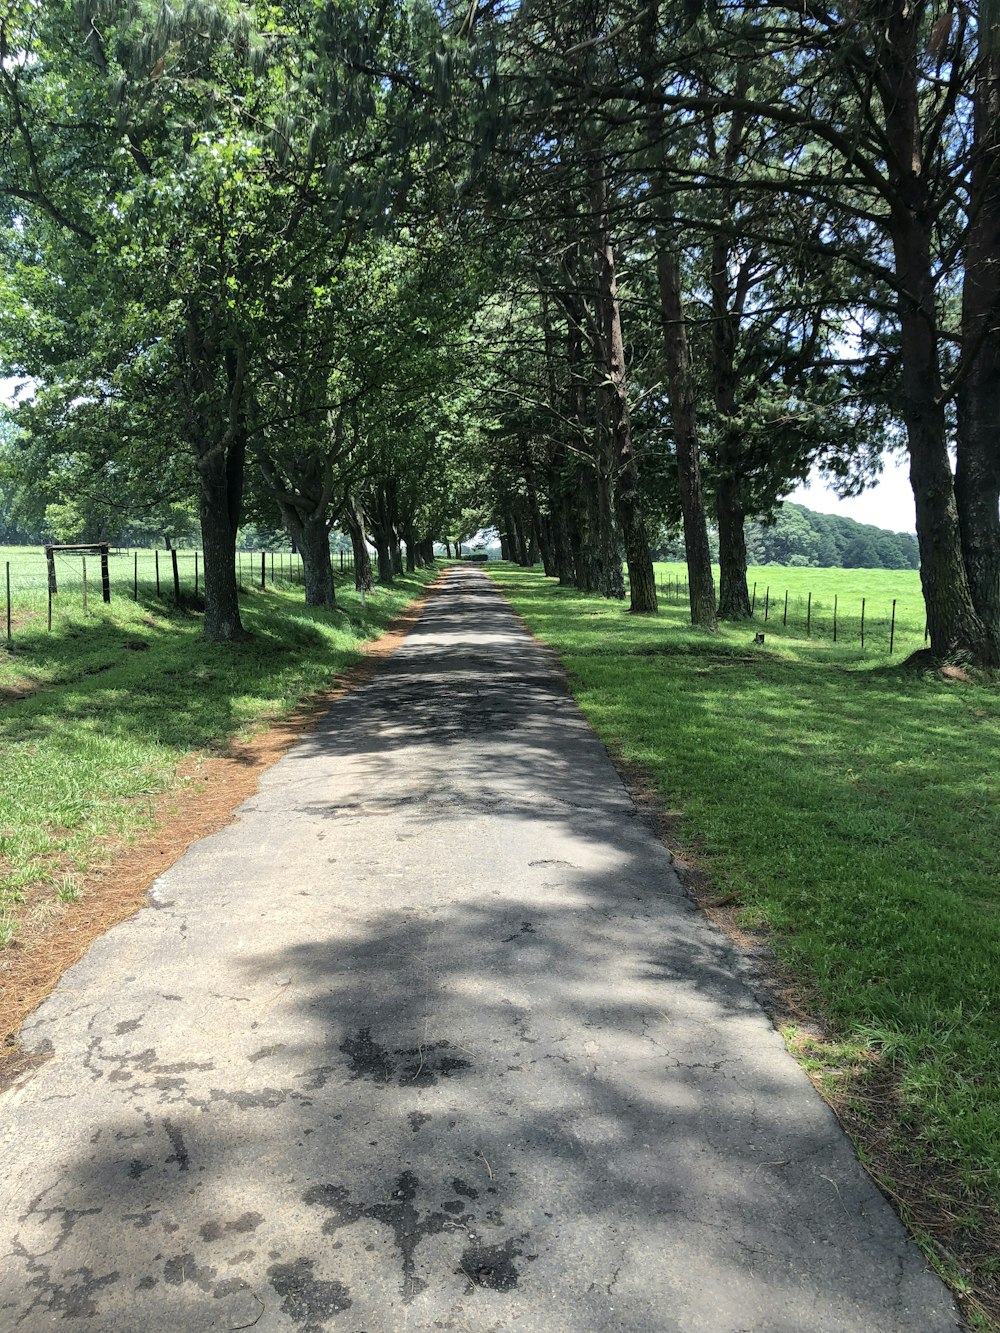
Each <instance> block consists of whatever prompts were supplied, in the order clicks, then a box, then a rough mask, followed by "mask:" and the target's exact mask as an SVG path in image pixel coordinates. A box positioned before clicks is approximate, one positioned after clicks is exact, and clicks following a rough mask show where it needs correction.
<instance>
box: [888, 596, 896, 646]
mask: <svg viewBox="0 0 1000 1333" xmlns="http://www.w3.org/2000/svg"><path fill="white" fill-rule="evenodd" d="M895 642H896V599H895V597H894V598H893V599H892V620H891V621H890V622H889V656H890V657H891V656H892V648H893V644H894V643H895Z"/></svg>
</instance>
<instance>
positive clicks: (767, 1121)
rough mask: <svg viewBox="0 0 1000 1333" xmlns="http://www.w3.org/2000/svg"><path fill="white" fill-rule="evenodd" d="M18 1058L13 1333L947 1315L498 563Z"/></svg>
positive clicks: (443, 591)
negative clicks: (21, 1060) (639, 808)
mask: <svg viewBox="0 0 1000 1333" xmlns="http://www.w3.org/2000/svg"><path fill="white" fill-rule="evenodd" d="M22 1039H23V1043H24V1045H25V1046H26V1047H27V1048H28V1049H29V1050H30V1049H43V1048H47V1049H50V1050H51V1052H52V1056H51V1059H49V1060H48V1061H46V1062H45V1063H44V1064H41V1065H40V1066H39V1067H38V1068H37V1070H36V1072H35V1073H34V1075H33V1077H31V1078H30V1079H29V1080H28V1081H27V1082H25V1083H23V1084H22V1085H21V1086H19V1087H17V1088H15V1089H13V1090H12V1091H10V1092H8V1093H7V1094H6V1095H5V1096H4V1097H3V1098H0V1330H3V1333H13V1331H14V1330H17V1331H18V1333H36V1330H42V1329H51V1328H53V1327H65V1328H67V1329H68V1330H71V1331H72V1333H111V1331H112V1330H114V1331H118V1330H120V1331H121V1333H203V1331H204V1330H210V1329H211V1330H222V1329H249V1328H253V1329H255V1330H257V1333H277V1331H278V1330H297V1331H298V1333H326V1331H329V1333H397V1330H454V1331H455V1333H463V1331H465V1333H500V1330H511V1331H512V1333H532V1331H534V1330H537V1333H611V1330H621V1331H622V1333H653V1331H654V1330H655V1331H656V1333H667V1331H668V1330H670V1331H675V1330H676V1333H696V1331H700V1330H708V1331H710V1333H743V1331H744V1330H745V1331H746V1333H750V1331H751V1330H753V1333H758V1331H763V1330H770V1331H772V1333H806V1331H808V1333H827V1331H829V1333H834V1331H837V1333H841V1331H846V1330H851V1333H855V1331H856V1333H874V1331H876V1330H877V1333H938V1331H939V1330H940V1331H943V1330H954V1329H959V1328H961V1327H962V1324H961V1321H960V1319H959V1317H958V1315H957V1313H956V1310H955V1308H954V1305H953V1303H952V1301H951V1298H950V1296H949V1295H948V1293H947V1291H946V1290H945V1288H944V1287H943V1286H942V1285H941V1284H940V1283H939V1281H938V1280H937V1279H936V1278H935V1277H934V1276H933V1275H932V1274H931V1273H930V1272H929V1271H928V1269H927V1267H926V1266H925V1264H924V1262H923V1260H922V1258H921V1256H920V1254H919V1252H918V1250H917V1248H916V1246H915V1245H914V1244H913V1243H912V1241H910V1240H909V1238H908V1237H907V1235H906V1234H905V1232H904V1230H903V1228H902V1226H901V1225H900V1223H899V1222H898V1220H897V1219H896V1217H895V1215H894V1214H893V1212H892V1211H891V1209H890V1208H889V1206H888V1204H887V1203H886V1201H885V1200H884V1199H883V1197H882V1196H881V1194H880V1193H879V1192H878V1190H877V1189H876V1188H875V1186H874V1185H873V1184H872V1183H871V1181H870V1180H869V1178H868V1177H867V1176H866V1174H865V1173H864V1172H863V1171H862V1169H861V1167H860V1166H859V1165H858V1163H857V1161H856V1159H855V1156H854V1154H853V1152H852V1150H851V1148H850V1145H849V1144H848V1142H847V1140H846V1139H845V1138H844V1136H843V1134H842V1133H841V1131H840V1129H839V1127H838V1125H837V1123H836V1121H835V1119H834V1117H833V1115H832V1114H831V1112H830V1111H829V1109H828V1108H827V1107H826V1106H825V1105H824V1103H823V1102H822V1101H821V1100H820V1098H819V1097H818V1095H817V1094H816V1092H815V1091H814V1090H813V1088H812V1087H811V1085H810V1083H809V1082H808V1080H807V1078H806V1076H805V1075H804V1074H803V1073H802V1072H801V1071H800V1069H799V1068H798V1066H797V1065H796V1064H795V1062H794V1061H793V1059H792V1058H791V1056H789V1055H788V1054H787V1053H786V1051H785V1050H784V1048H783V1045H782V1042H781V1040H780V1038H779V1037H778V1035H777V1034H776V1033H775V1031H774V1029H773V1028H772V1027H771V1025H770V1023H769V1022H768V1020H767V1018H766V1017H765V1015H764V1014H763V1012H762V1011H761V1009H760V1008H759V1006H758V1004H757V1003H756V1001H755V1000H754V998H753V997H752V995H751V994H750V992H749V991H748V990H747V988H746V986H745V984H744V982H743V981H742V980H741V979H740V968H739V964H738V961H737V959H736V958H735V957H734V955H733V953H732V951H731V949H730V946H729V945H728V943H727V941H726V940H725V939H724V938H723V936H722V935H720V934H719V933H718V932H716V931H715V930H714V929H713V928H712V927H711V926H710V925H709V924H707V923H706V921H705V920H704V919H703V918H702V917H701V916H700V915H699V913H698V912H697V911H696V910H695V909H694V907H693V906H692V904H691V902H690V901H689V899H688V898H687V897H686V896H685V893H684V891H683V889H682V887H681V885H680V883H679V881H678V879H677V877H676V874H675V872H674V870H673V867H672V865H671V861H670V857H669V854H668V853H667V852H666V851H665V849H664V848H663V846H662V845H661V844H660V843H659V842H658V841H657V839H656V838H655V836H654V834H653V833H652V831H651V830H650V829H649V828H648V827H647V826H646V825H645V824H644V822H643V820H642V819H641V818H640V817H638V816H637V815H636V812H635V809H634V807H633V805H632V802H631V800H630V799H629V797H628V795H627V793H626V792H625V790H624V788H623V787H622V784H621V782H620V780H619V778H618V776H617V775H616V773H615V771H614V769H613V768H612V766H611V764H610V762H609V760H608V757H607V755H606V753H605V751H604V749H603V747H602V746H601V745H600V743H599V742H598V740H597V738H596V737H595V735H594V734H593V732H592V731H591V730H590V728H589V727H588V725H587V724H586V722H585V721H584V720H583V718H582V717H581V715H580V713H579V712H578V710H577V708H576V706H575V704H574V703H573V702H572V700H571V699H570V697H569V696H568V695H567V693H566V690H565V687H564V684H563V682H562V678H561V676H560V673H559V670H558V668H557V666H556V664H555V662H554V659H553V658H552V657H551V656H550V655H549V653H548V652H547V651H546V650H545V649H544V648H542V647H541V646H540V645H538V644H537V643H535V642H534V641H533V640H532V639H531V638H530V637H529V636H528V635H527V634H526V633H525V631H524V630H523V629H522V628H521V626H520V624H519V622H518V621H517V619H516V618H515V616H514V615H513V613H512V612H511V610H510V608H509V607H508V605H507V604H506V602H505V601H504V600H503V598H502V597H501V596H500V594H499V593H498V592H497V591H495V589H494V588H493V586H492V584H491V583H490V582H489V580H488V579H487V577H486V576H485V575H484V574H482V573H481V572H479V571H476V570H460V571H455V572H453V573H451V574H450V575H449V576H448V577H447V578H446V579H445V580H444V581H443V582H442V584H441V585H440V587H439V589H438V590H437V591H436V592H435V594H434V595H433V596H432V597H431V599H430V600H429V602H428V603H427V605H426V608H425V610H424V612H423V615H422V616H421V618H420V620H419V622H418V623H417V625H416V627H415V628H414V630H413V631H412V632H411V633H410V635H409V636H408V638H407V639H406V641H405V643H404V644H403V646H402V647H401V648H400V649H399V651H398V652H397V653H396V654H395V655H394V656H393V657H392V658H391V659H390V661H389V662H388V664H387V665H386V666H385V667H384V668H383V670H382V671H381V672H380V673H379V674H378V675H377V676H376V677H375V678H374V679H373V680H371V681H370V682H369V683H367V684H365V685H362V686H360V687H358V688H357V689H355V690H354V691H352V692H351V693H350V694H348V695H346V696H345V697H344V698H342V699H341V700H340V701H338V702H337V703H335V704H334V705H333V707H332V708H331V710H330V712H329V714H328V715H327V716H326V718H325V720H324V721H323V722H322V723H321V724H320V726H319V727H318V728H317V729H316V730H315V731H313V732H312V733H310V734H309V735H308V736H307V737H306V738H305V739H304V740H302V741H301V743H299V744H298V745H297V746H296V747H295V748H294V749H293V750H291V751H290V752H289V753H288V754H287V755H286V756H285V757H284V758H283V759H281V760H280V761H279V762H278V763H277V764H275V765H274V766H273V767H272V768H271V769H270V770H268V772H267V773H266V774H265V776H264V778H263V780H262V781H261V784H260V788H259V791H258V794H257V795H256V796H255V797H254V798H253V799H251V800H249V801H247V802H246V804H245V805H243V806H242V807H241V809H240V811H239V813H238V817H237V819H236V821H235V822H234V823H232V824H231V825H230V826H229V827H228V828H226V829H224V830H223V831H222V832H221V833H219V834H217V835H215V836H214V837H211V838H206V839H205V840H204V841H202V842H200V843H197V844H195V845H194V846H193V847H192V848H191V849H190V850H189V851H188V852H187V853H186V854H185V855H184V856H183V857H182V858H181V859H180V860H179V861H178V862H177V863H176V864H175V865H174V866H173V868H172V869H170V870H169V871H167V872H166V873H165V874H164V875H163V876H162V877H161V878H160V879H159V880H158V881H157V884H156V886H155V889H154V892H153V895H152V900H151V905H150V906H149V907H147V908H145V909H143V910H142V911H140V912H139V913H138V914H137V915H136V916H134V917H133V918H132V919H131V920H129V921H127V922H125V923H124V924H122V925H119V926H116V927H115V928H114V929H113V930H111V931H109V932H108V934H107V935H105V936H103V937H102V938H101V939H100V940H99V941H98V942H97V943H96V944H95V945H94V946H93V947H92V948H91V949H90V951H89V953H88V954H87V955H86V957H85V958H84V959H83V960H82V961H81V962H80V963H78V964H76V966H74V967H73V968H71V969H70V970H69V971H68V972H67V973H66V974H65V976H64V977H63V979H62V981H61V983H60V985H59V987H58V988H57V990H56V991H55V993H54V994H53V995H52V996H51V997H50V998H49V999H48V1000H47V1001H46V1002H45V1003H44V1004H43V1005H42V1006H41V1007H40V1008H39V1009H38V1010H37V1011H36V1013H35V1015H34V1016H33V1017H32V1018H31V1019H30V1020H29V1022H28V1023H27V1024H26V1026H25V1028H24V1030H23V1033H22Z"/></svg>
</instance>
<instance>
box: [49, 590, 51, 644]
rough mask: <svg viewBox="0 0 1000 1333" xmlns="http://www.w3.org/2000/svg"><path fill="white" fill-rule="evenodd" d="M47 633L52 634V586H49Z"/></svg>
mask: <svg viewBox="0 0 1000 1333" xmlns="http://www.w3.org/2000/svg"><path fill="white" fill-rule="evenodd" d="M49 633H50V634H51V633H52V584H51V583H50V584H49Z"/></svg>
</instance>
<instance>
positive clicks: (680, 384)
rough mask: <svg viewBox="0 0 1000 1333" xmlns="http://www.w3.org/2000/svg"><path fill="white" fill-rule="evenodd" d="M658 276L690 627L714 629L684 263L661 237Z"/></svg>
mask: <svg viewBox="0 0 1000 1333" xmlns="http://www.w3.org/2000/svg"><path fill="white" fill-rule="evenodd" d="M656 272H657V277H658V279H659V285H660V312H661V318H662V323H663V346H664V352H665V359H666V365H667V383H668V385H669V389H670V416H671V420H672V423H673V432H674V445H675V448H676V450H677V480H678V484H679V488H680V493H681V512H682V514H683V516H684V551H685V555H686V556H687V569H688V586H689V589H690V597H691V623H692V624H693V625H700V626H701V627H702V628H703V629H715V628H716V626H717V622H716V615H715V579H714V577H713V575H712V556H711V553H710V551H709V546H708V521H707V519H706V516H705V491H704V487H703V486H702V481H701V460H700V457H699V448H698V429H697V419H696V416H695V406H694V404H695V398H694V384H693V381H692V378H691V362H690V357H689V355H688V341H687V325H686V323H685V318H684V307H683V305H682V303H681V273H680V262H679V260H678V257H677V255H676V253H673V252H671V251H670V250H668V249H667V248H666V245H665V244H664V243H663V241H662V239H661V238H658V240H657V256H656Z"/></svg>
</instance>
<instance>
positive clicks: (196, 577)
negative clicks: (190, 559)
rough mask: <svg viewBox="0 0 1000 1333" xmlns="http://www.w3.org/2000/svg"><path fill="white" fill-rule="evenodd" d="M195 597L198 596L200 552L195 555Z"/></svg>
mask: <svg viewBox="0 0 1000 1333" xmlns="http://www.w3.org/2000/svg"><path fill="white" fill-rule="evenodd" d="M194 595H195V597H197V596H198V552H197V551H195V553H194Z"/></svg>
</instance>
